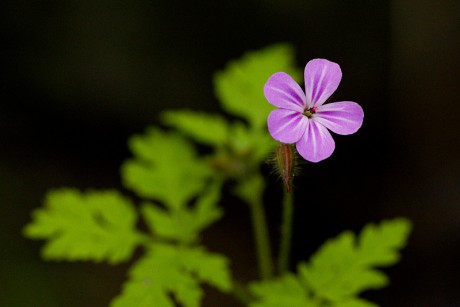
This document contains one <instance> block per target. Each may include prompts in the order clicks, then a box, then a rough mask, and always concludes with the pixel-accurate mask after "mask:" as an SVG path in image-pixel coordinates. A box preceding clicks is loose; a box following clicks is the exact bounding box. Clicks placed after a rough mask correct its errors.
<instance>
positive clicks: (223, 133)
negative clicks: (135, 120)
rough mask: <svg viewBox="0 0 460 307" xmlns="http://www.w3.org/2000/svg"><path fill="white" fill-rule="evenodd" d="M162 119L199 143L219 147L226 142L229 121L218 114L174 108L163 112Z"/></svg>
mask: <svg viewBox="0 0 460 307" xmlns="http://www.w3.org/2000/svg"><path fill="white" fill-rule="evenodd" d="M162 119H163V122H164V123H165V124H167V125H169V126H171V127H174V128H176V129H177V130H179V131H180V132H182V133H184V134H185V135H187V136H189V137H191V138H193V139H194V140H195V141H197V142H199V143H202V144H206V145H210V146H216V147H219V146H223V145H224V144H226V143H227V142H228V138H229V123H228V122H227V121H226V120H225V119H224V118H223V117H221V116H219V115H215V114H212V115H211V114H206V113H203V112H194V111H190V110H174V111H167V112H164V113H163V114H162Z"/></svg>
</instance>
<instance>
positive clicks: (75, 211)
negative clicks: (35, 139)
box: [24, 189, 142, 263]
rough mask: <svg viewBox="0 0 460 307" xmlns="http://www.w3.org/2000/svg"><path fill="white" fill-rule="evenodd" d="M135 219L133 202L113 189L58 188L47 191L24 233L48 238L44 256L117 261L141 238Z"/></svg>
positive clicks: (124, 256)
mask: <svg viewBox="0 0 460 307" xmlns="http://www.w3.org/2000/svg"><path fill="white" fill-rule="evenodd" d="M136 221H137V214H136V211H135V210H134V208H133V205H132V204H131V202H130V201H129V200H128V199H126V198H124V197H123V196H122V195H120V194H119V193H118V192H116V191H91V192H87V193H81V192H79V191H77V190H75V189H60V190H55V191H52V192H50V193H48V195H47V197H46V200H45V206H44V208H41V209H38V210H36V211H35V212H34V213H33V221H32V222H31V223H30V224H28V225H27V226H26V227H25V229H24V233H25V235H26V236H27V237H29V238H33V239H47V240H48V242H47V243H46V244H45V246H44V248H43V250H42V253H43V257H44V258H45V259H50V260H70V261H75V260H93V261H104V260H105V261H108V262H109V263H118V262H121V261H125V260H127V259H129V258H130V257H131V254H132V252H133V251H134V249H135V247H136V246H137V245H138V244H139V243H140V242H141V239H142V238H141V235H140V234H139V233H137V232H136V230H135V224H136Z"/></svg>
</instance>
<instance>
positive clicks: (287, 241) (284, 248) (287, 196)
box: [278, 191, 294, 275]
mask: <svg viewBox="0 0 460 307" xmlns="http://www.w3.org/2000/svg"><path fill="white" fill-rule="evenodd" d="M292 194H293V193H292V192H288V191H284V196H283V219H282V224H281V242H280V250H279V255H278V273H279V274H280V275H283V274H284V273H286V271H288V269H289V257H290V251H291V239H292V238H291V237H292V213H293V211H294V204H293V202H294V197H293V195H292Z"/></svg>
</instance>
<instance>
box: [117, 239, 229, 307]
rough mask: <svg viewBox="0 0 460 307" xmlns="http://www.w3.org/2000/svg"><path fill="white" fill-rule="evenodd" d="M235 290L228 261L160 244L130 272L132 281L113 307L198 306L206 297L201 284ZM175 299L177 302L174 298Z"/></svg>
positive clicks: (207, 253)
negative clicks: (178, 304)
mask: <svg viewBox="0 0 460 307" xmlns="http://www.w3.org/2000/svg"><path fill="white" fill-rule="evenodd" d="M203 282H204V283H208V284H210V285H212V286H214V287H216V288H218V289H219V290H221V291H224V292H228V291H230V290H231V287H232V284H231V278H230V271H229V268H228V260H227V259H226V258H225V257H224V256H221V255H218V254H212V253H209V252H207V251H205V250H204V249H202V248H198V247H195V248H185V247H176V246H172V245H167V244H156V245H155V246H154V247H153V248H152V251H150V252H149V253H148V254H147V255H145V256H144V257H143V258H141V259H140V260H139V261H138V262H137V263H136V264H135V265H134V266H133V267H132V268H131V270H130V279H129V280H128V281H127V282H126V283H125V284H124V286H123V292H122V293H121V294H120V295H119V296H117V297H116V298H115V299H114V300H113V301H112V304H111V306H112V307H128V306H129V307H131V306H139V307H144V306H145V307H150V306H157V307H170V306H171V307H173V306H175V304H174V301H177V302H178V303H180V304H181V306H184V307H197V306H199V305H200V302H201V300H202V297H203V290H202V289H201V287H200V283H203ZM172 296H173V297H174V299H173V297H172Z"/></svg>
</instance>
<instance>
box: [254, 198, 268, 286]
mask: <svg viewBox="0 0 460 307" xmlns="http://www.w3.org/2000/svg"><path fill="white" fill-rule="evenodd" d="M249 207H250V208H251V217H252V224H253V227H254V238H255V241H256V248H257V257H258V262H259V272H260V275H261V277H262V279H269V278H270V277H272V276H273V261H272V258H271V248H270V240H269V237H268V230H267V222H266V220H265V211H264V208H263V204H262V202H261V201H260V197H255V198H253V199H252V201H251V202H250V204H249Z"/></svg>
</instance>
